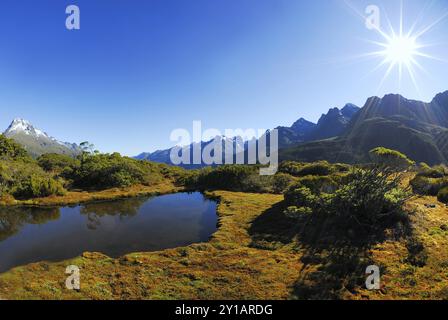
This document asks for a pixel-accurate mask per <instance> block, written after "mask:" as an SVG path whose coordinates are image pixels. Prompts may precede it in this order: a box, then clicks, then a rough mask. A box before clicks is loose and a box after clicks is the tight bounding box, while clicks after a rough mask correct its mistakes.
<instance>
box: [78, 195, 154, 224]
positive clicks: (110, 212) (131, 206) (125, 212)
mask: <svg viewBox="0 0 448 320" xmlns="http://www.w3.org/2000/svg"><path fill="white" fill-rule="evenodd" d="M148 200H149V199H148V198H132V199H126V200H125V201H105V202H92V203H89V204H85V205H84V206H83V207H81V214H84V215H86V216H87V227H88V228H89V229H91V230H95V229H97V228H98V227H99V226H100V225H101V217H104V216H118V217H119V218H120V219H123V218H125V217H133V216H135V215H137V214H138V212H139V210H140V207H141V206H142V205H143V204H144V203H145V202H147V201H148Z"/></svg>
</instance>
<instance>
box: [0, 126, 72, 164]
mask: <svg viewBox="0 0 448 320" xmlns="http://www.w3.org/2000/svg"><path fill="white" fill-rule="evenodd" d="M3 135H4V136H6V137H8V138H11V139H13V140H15V141H16V142H18V143H19V144H21V145H22V146H23V147H24V148H25V149H26V150H27V151H28V152H29V153H30V154H31V155H32V156H35V157H37V156H39V155H41V154H44V153H59V154H67V155H72V156H73V155H76V154H78V153H79V151H80V149H79V146H78V145H77V144H74V143H68V142H61V141H59V140H57V139H55V138H53V137H51V136H50V135H48V134H47V133H45V132H44V131H43V130H40V129H38V128H36V127H34V126H33V125H32V124H31V123H30V122H29V121H27V120H24V119H20V118H17V119H14V120H13V121H12V122H11V124H10V125H9V127H8V128H7V129H6V131H5V132H4V133H3Z"/></svg>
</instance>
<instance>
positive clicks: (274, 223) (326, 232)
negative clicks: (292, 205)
mask: <svg viewBox="0 0 448 320" xmlns="http://www.w3.org/2000/svg"><path fill="white" fill-rule="evenodd" d="M285 209H286V205H285V204H284V203H279V204H276V205H274V206H273V207H271V208H270V209H268V210H266V211H265V212H264V213H263V214H261V215H260V216H258V217H257V218H256V219H255V220H254V221H253V222H252V225H251V227H250V229H249V234H250V236H251V238H252V243H251V246H252V247H255V248H259V249H264V250H275V249H278V248H279V247H281V246H284V245H290V246H292V247H293V250H296V251H297V252H298V253H300V255H301V258H300V260H301V262H302V263H303V267H302V268H301V270H300V273H299V275H298V279H297V281H296V283H295V285H294V289H293V292H292V297H291V298H293V299H311V300H313V299H319V300H321V299H324V300H326V299H342V298H343V297H344V295H346V294H347V293H348V292H350V293H353V294H355V293H356V292H357V290H358V289H359V288H360V287H363V286H365V280H366V274H365V270H366V268H367V266H369V265H371V264H373V262H372V259H371V257H370V253H369V251H370V249H371V248H372V247H373V246H375V245H376V244H379V243H382V242H384V241H385V240H388V239H389V240H399V239H405V241H407V242H408V243H415V242H416V241H417V240H416V239H415V237H414V232H413V229H412V226H411V224H410V221H409V218H405V217H404V218H403V219H401V220H400V221H394V222H391V224H390V225H389V226H387V227H386V228H381V229H374V230H371V229H370V230H368V231H367V230H365V229H364V228H363V227H362V226H359V225H358V226H354V225H347V222H345V221H337V220H336V219H335V218H329V217H328V216H323V215H318V214H304V215H301V216H298V217H297V218H294V219H293V218H288V217H287V216H286V215H285V214H284V213H283V211H284V210H285ZM414 248H415V245H414ZM409 249H410V248H409V247H408V251H409V256H408V261H409V263H411V264H413V263H412V261H414V260H415V259H414V257H415V255H421V252H419V250H409ZM419 263H420V264H421V261H420V262H419ZM381 267H382V266H380V268H381ZM381 269H382V272H384V268H381Z"/></svg>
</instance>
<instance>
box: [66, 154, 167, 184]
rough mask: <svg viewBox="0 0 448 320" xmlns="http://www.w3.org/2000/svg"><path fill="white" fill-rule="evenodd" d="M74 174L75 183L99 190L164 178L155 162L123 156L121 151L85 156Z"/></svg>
mask: <svg viewBox="0 0 448 320" xmlns="http://www.w3.org/2000/svg"><path fill="white" fill-rule="evenodd" d="M73 175H74V177H73V178H74V185H76V186H78V187H83V188H89V189H99V190H101V189H108V188H121V187H128V186H131V185H135V184H142V185H151V184H154V183H157V182H159V181H160V180H161V179H162V174H161V173H160V171H159V170H158V168H157V166H155V165H154V164H152V163H150V162H147V161H139V160H135V159H132V158H128V157H122V156H121V155H120V154H119V153H113V154H94V155H89V156H84V159H83V161H82V162H81V165H80V167H79V168H78V169H77V170H76V171H75V172H74V173H73Z"/></svg>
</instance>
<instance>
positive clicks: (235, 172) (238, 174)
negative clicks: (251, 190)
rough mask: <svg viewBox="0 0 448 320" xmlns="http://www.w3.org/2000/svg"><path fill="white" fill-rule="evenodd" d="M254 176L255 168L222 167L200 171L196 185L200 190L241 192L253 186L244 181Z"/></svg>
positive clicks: (249, 182)
mask: <svg viewBox="0 0 448 320" xmlns="http://www.w3.org/2000/svg"><path fill="white" fill-rule="evenodd" d="M255 174H257V168H256V167H255V166H244V165H224V166H219V167H217V168H205V169H202V170H201V172H200V173H199V175H198V177H197V180H196V183H197V186H198V187H199V188H202V189H222V190H232V191H243V190H244V189H245V188H246V189H247V188H248V186H250V185H251V184H252V185H253V182H251V181H246V180H248V179H249V177H250V176H254V175H255Z"/></svg>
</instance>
